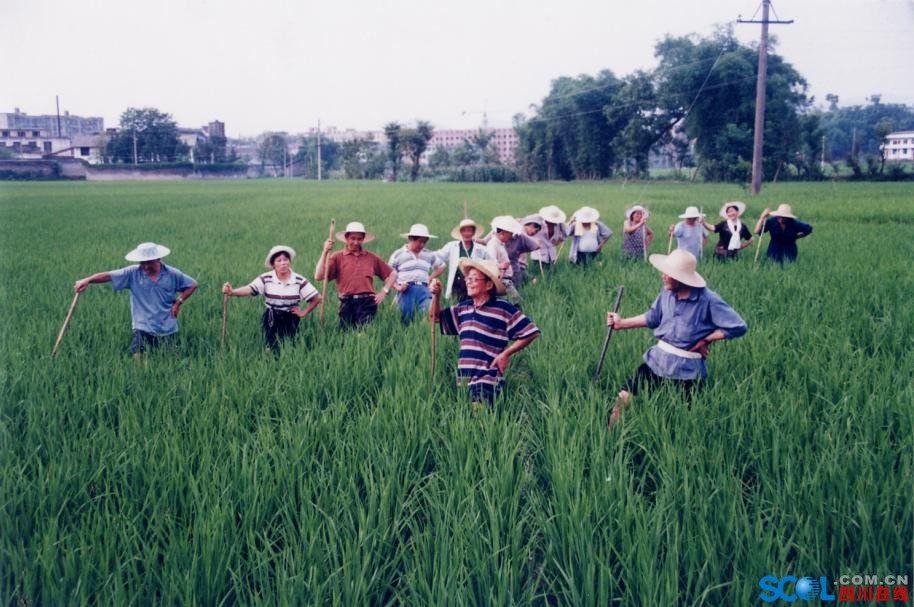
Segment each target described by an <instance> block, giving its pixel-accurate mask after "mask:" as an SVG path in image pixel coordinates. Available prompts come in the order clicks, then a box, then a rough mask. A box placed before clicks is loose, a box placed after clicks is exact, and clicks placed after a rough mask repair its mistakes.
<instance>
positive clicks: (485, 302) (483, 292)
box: [429, 259, 540, 411]
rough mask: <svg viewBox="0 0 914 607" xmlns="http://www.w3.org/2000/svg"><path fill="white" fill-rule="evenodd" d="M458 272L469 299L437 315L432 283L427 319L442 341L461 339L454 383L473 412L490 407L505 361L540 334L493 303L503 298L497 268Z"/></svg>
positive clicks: (488, 264)
mask: <svg viewBox="0 0 914 607" xmlns="http://www.w3.org/2000/svg"><path fill="white" fill-rule="evenodd" d="M460 271H461V272H463V275H464V277H465V280H466V285H467V292H468V298H467V299H464V300H463V301H461V302H460V303H458V304H456V305H454V306H451V307H448V308H445V309H443V310H439V308H438V297H437V296H438V295H439V294H440V293H441V282H440V281H438V280H433V281H432V283H431V291H432V295H433V298H432V305H431V309H430V310H429V315H430V316H431V318H433V319H434V320H435V322H438V323H440V326H441V333H442V334H443V335H457V336H458V337H459V338H460V355H459V358H458V361H457V376H458V378H459V379H458V381H460V382H461V383H462V382H463V381H465V382H466V386H467V388H468V390H469V396H470V401H471V402H472V403H473V409H474V411H476V410H478V409H480V408H482V406H483V405H486V406H488V407H491V406H492V404H493V403H494V401H495V398H496V396H498V394H499V392H500V391H501V387H502V383H503V382H504V374H505V370H506V369H507V368H508V361H509V360H510V359H511V357H512V356H513V355H514V354H516V353H517V352H519V351H521V350H523V349H524V348H526V347H527V346H528V345H530V343H531V342H532V341H533V340H534V339H536V338H537V337H539V335H540V330H539V329H538V328H537V326H536V325H535V324H533V322H532V321H531V320H530V319H529V318H527V317H526V316H525V315H524V314H523V313H522V312H521V311H520V310H519V309H518V308H517V306H515V305H514V304H512V303H510V302H508V301H505V300H503V299H499V298H498V297H496V296H497V295H504V293H505V285H504V283H503V282H502V281H501V279H500V278H499V269H498V265H497V264H496V262H494V261H490V260H485V261H480V260H475V259H461V260H460ZM512 341H513V342H514V343H513V344H511V345H509V344H510V342H512Z"/></svg>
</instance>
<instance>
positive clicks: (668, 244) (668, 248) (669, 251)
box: [666, 232, 673, 255]
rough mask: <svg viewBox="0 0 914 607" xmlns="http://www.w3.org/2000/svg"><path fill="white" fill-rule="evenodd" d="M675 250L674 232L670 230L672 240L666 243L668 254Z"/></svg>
mask: <svg viewBox="0 0 914 607" xmlns="http://www.w3.org/2000/svg"><path fill="white" fill-rule="evenodd" d="M672 251H673V233H672V232H670V242H669V243H667V245H666V254H667V255H669V254H670V253H671V252H672Z"/></svg>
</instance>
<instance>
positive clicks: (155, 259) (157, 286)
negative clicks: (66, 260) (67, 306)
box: [73, 242, 197, 358]
mask: <svg viewBox="0 0 914 607" xmlns="http://www.w3.org/2000/svg"><path fill="white" fill-rule="evenodd" d="M169 253H171V251H170V250H169V249H168V248H167V247H164V246H162V245H160V244H156V243H154V242H144V243H142V244H140V245H139V246H137V248H135V249H134V250H132V251H130V252H129V253H127V255H126V257H125V258H126V259H127V261H134V262H137V265H132V266H127V267H126V268H121V269H119V270H111V271H109V272H98V273H96V274H93V275H91V276H87V277H86V278H82V279H80V280H77V281H76V283H74V285H73V288H74V289H75V291H76V292H77V293H82V292H83V291H85V290H86V289H87V288H88V287H89V285H90V284H96V283H103V282H110V283H111V286H112V287H113V288H114V290H115V291H121V290H123V289H129V290H130V316H131V317H132V321H133V341H132V342H131V344H130V354H132V355H134V357H137V358H139V357H141V356H142V355H143V353H144V352H145V351H146V348H147V347H152V346H156V345H159V344H160V343H162V342H167V341H171V339H170V338H171V337H172V336H173V335H176V334H177V333H178V314H179V313H180V312H181V305H182V304H183V303H184V302H185V301H187V298H188V297H190V296H191V295H192V294H193V292H194V291H195V290H196V289H197V281H196V280H194V279H193V278H191V277H190V276H188V275H186V274H184V273H183V272H181V271H180V270H178V269H177V268H173V267H171V266H167V265H165V264H164V263H162V258H163V257H165V256H166V255H168V254H169Z"/></svg>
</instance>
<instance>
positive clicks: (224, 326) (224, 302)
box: [219, 293, 229, 350]
mask: <svg viewBox="0 0 914 607" xmlns="http://www.w3.org/2000/svg"><path fill="white" fill-rule="evenodd" d="M228 302H229V296H228V294H226V293H223V294H222V338H221V339H220V340H219V347H220V348H222V349H223V350H225V334H226V332H227V331H228Z"/></svg>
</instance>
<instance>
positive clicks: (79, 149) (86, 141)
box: [42, 135, 105, 164]
mask: <svg viewBox="0 0 914 607" xmlns="http://www.w3.org/2000/svg"><path fill="white" fill-rule="evenodd" d="M66 141H67V142H68V143H69V144H70V145H69V147H66V148H63V149H61V150H58V151H56V152H52V153H50V154H45V155H44V156H42V158H76V159H79V160H85V161H86V162H88V163H89V164H100V163H102V162H103V161H104V149H105V137H104V135H74V136H73V137H69V138H67V139H66Z"/></svg>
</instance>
